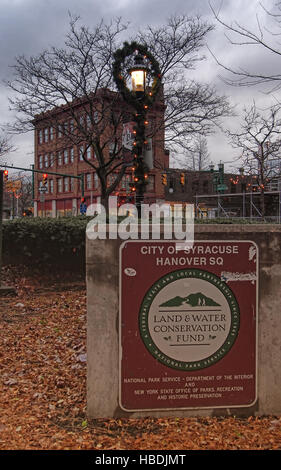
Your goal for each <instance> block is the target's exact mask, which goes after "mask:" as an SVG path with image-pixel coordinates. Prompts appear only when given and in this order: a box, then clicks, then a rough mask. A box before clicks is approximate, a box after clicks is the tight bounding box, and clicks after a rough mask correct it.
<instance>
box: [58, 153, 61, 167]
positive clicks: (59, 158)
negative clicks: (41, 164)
mask: <svg viewBox="0 0 281 470" xmlns="http://www.w3.org/2000/svg"><path fill="white" fill-rule="evenodd" d="M58 165H60V166H61V165H62V152H58Z"/></svg>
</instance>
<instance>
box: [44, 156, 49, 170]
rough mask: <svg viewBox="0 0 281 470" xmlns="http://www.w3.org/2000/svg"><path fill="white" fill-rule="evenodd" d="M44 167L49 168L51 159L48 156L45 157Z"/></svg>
mask: <svg viewBox="0 0 281 470" xmlns="http://www.w3.org/2000/svg"><path fill="white" fill-rule="evenodd" d="M44 166H45V168H48V166H49V157H48V155H47V154H45V155H44Z"/></svg>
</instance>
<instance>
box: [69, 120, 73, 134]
mask: <svg viewBox="0 0 281 470" xmlns="http://www.w3.org/2000/svg"><path fill="white" fill-rule="evenodd" d="M69 128H70V132H74V120H73V119H70V123H69Z"/></svg>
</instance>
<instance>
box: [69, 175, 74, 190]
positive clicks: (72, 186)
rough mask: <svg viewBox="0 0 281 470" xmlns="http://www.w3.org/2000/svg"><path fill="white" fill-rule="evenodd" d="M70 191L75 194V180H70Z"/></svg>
mask: <svg viewBox="0 0 281 470" xmlns="http://www.w3.org/2000/svg"><path fill="white" fill-rule="evenodd" d="M70 191H71V192H72V193H73V192H74V178H70Z"/></svg>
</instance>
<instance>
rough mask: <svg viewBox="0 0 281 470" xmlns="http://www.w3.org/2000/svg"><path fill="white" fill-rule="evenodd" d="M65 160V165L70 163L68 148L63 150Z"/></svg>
mask: <svg viewBox="0 0 281 470" xmlns="http://www.w3.org/2000/svg"><path fill="white" fill-rule="evenodd" d="M63 161H64V164H65V165H67V164H68V150H67V149H65V150H64V151H63Z"/></svg>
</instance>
